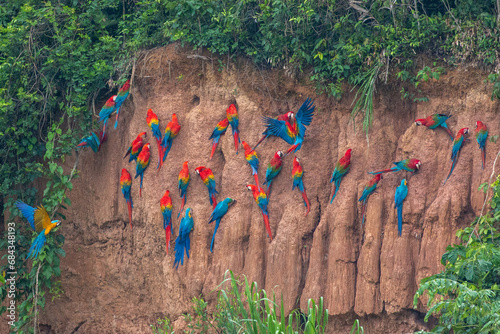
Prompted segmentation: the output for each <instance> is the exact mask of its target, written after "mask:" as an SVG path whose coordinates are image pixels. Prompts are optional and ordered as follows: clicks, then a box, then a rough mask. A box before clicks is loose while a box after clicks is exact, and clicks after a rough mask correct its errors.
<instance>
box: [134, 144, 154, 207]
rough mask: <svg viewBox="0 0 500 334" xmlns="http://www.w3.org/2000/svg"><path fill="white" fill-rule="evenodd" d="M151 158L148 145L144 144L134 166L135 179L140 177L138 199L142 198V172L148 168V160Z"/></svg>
mask: <svg viewBox="0 0 500 334" xmlns="http://www.w3.org/2000/svg"><path fill="white" fill-rule="evenodd" d="M150 157H151V153H150V144H149V143H146V145H144V147H143V148H142V150H141V153H139V155H138V156H137V164H136V166H135V173H136V174H135V177H134V178H135V179H137V177H138V176H139V175H140V176H141V185H140V188H139V197H142V180H143V179H144V171H145V170H146V168H148V166H149V160H150V159H149V158H150Z"/></svg>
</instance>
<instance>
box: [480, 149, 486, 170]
mask: <svg viewBox="0 0 500 334" xmlns="http://www.w3.org/2000/svg"><path fill="white" fill-rule="evenodd" d="M481 156H482V159H483V164H482V169H484V165H485V163H486V150H485V148H484V147H482V148H481Z"/></svg>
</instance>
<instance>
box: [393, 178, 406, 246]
mask: <svg viewBox="0 0 500 334" xmlns="http://www.w3.org/2000/svg"><path fill="white" fill-rule="evenodd" d="M407 195H408V186H407V182H406V179H402V180H401V184H400V185H399V187H397V189H396V193H395V194H394V208H395V209H397V210H398V236H399V237H400V236H401V232H402V231H403V201H404V200H405V198H406V196H407Z"/></svg>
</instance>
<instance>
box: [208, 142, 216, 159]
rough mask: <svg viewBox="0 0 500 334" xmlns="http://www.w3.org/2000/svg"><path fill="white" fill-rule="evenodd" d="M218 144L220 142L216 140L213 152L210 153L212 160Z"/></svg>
mask: <svg viewBox="0 0 500 334" xmlns="http://www.w3.org/2000/svg"><path fill="white" fill-rule="evenodd" d="M217 144H218V142H214V143H213V144H212V153H210V160H212V157H213V156H214V153H215V149H216V148H217Z"/></svg>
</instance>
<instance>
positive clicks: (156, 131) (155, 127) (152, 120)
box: [146, 109, 163, 168]
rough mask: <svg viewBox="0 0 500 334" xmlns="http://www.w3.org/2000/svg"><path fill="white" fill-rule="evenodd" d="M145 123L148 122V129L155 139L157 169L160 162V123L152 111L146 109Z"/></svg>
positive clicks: (161, 151)
mask: <svg viewBox="0 0 500 334" xmlns="http://www.w3.org/2000/svg"><path fill="white" fill-rule="evenodd" d="M146 122H148V125H149V128H150V129H151V131H153V136H154V137H155V139H156V146H157V147H158V168H159V167H160V163H161V161H162V158H163V157H162V153H163V150H162V146H161V131H160V121H159V120H158V116H156V114H155V113H154V112H153V110H152V109H148V114H147V117H146Z"/></svg>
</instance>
